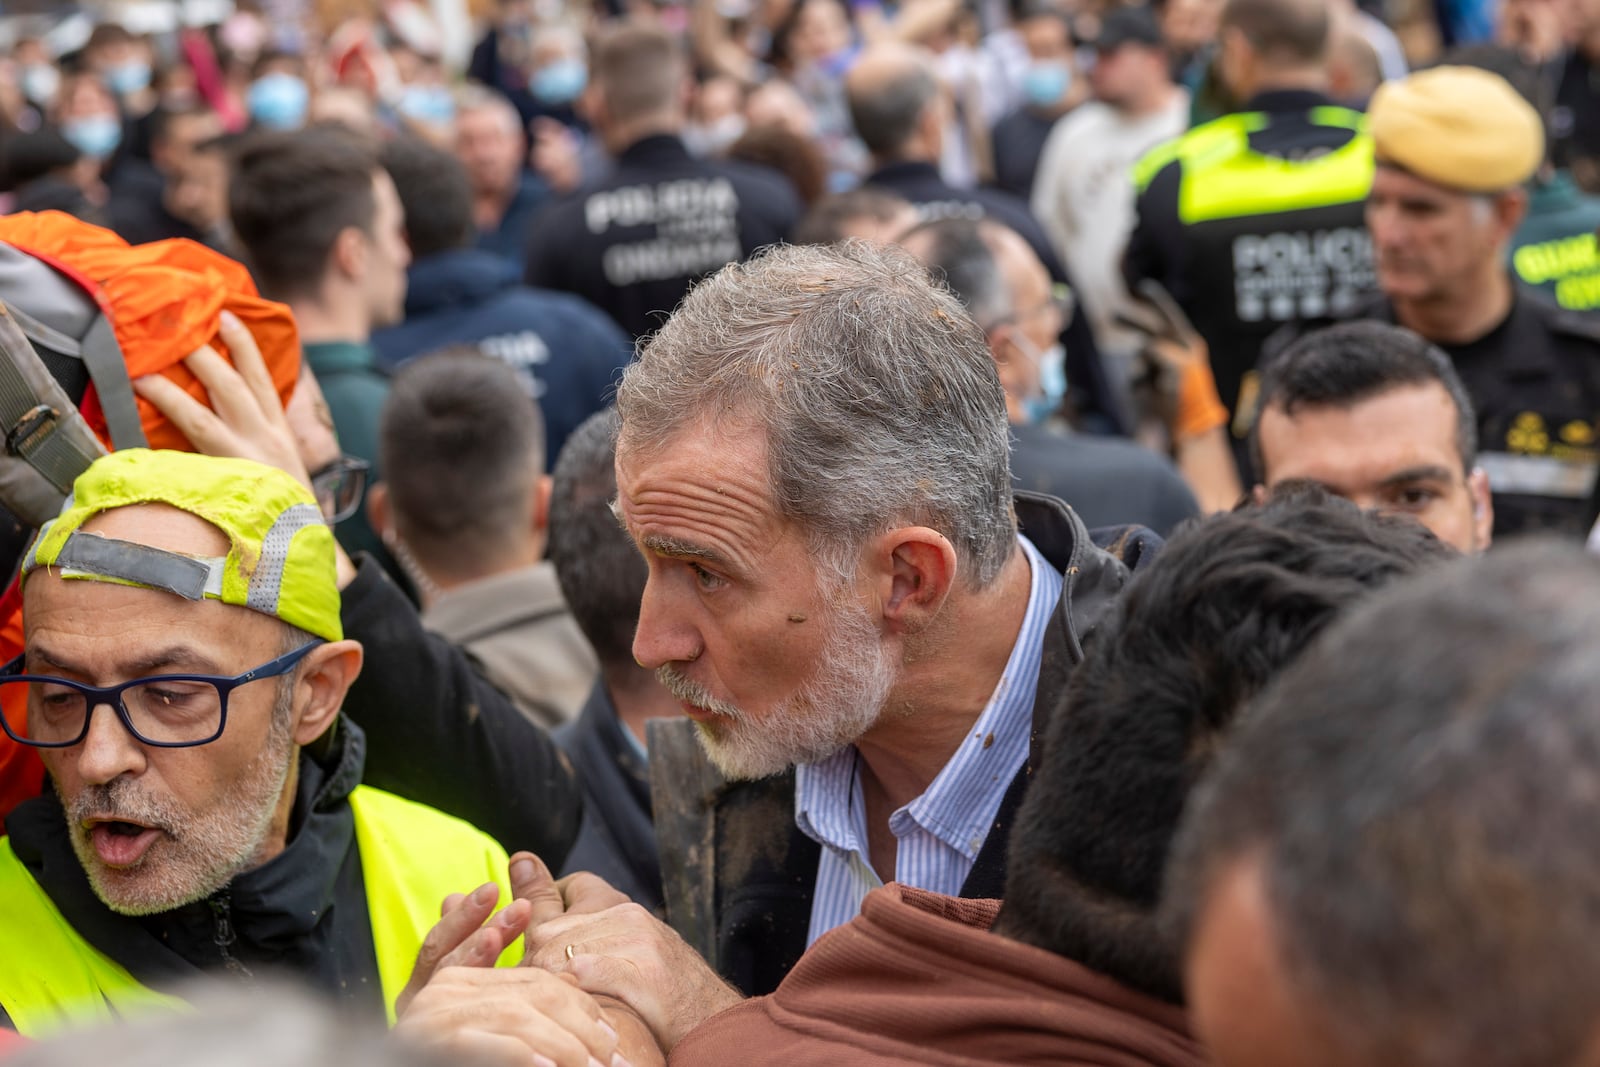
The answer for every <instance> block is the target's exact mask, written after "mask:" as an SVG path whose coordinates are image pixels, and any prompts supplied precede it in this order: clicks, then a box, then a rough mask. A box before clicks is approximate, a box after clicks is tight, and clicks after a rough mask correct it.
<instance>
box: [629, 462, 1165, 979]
mask: <svg viewBox="0 0 1600 1067" xmlns="http://www.w3.org/2000/svg"><path fill="white" fill-rule="evenodd" d="M1016 510H1017V518H1018V521H1019V523H1020V526H1021V530H1022V533H1023V534H1025V535H1026V536H1027V537H1028V539H1029V540H1031V541H1032V542H1033V544H1034V545H1035V547H1037V548H1038V549H1039V551H1040V552H1041V553H1043V555H1044V557H1045V558H1046V559H1047V560H1049V561H1050V564H1051V565H1052V566H1055V567H1059V568H1061V571H1062V574H1063V576H1064V583H1063V585H1062V590H1061V600H1060V603H1059V604H1058V606H1057V608H1056V611H1055V614H1054V615H1053V616H1052V617H1051V620H1050V625H1049V627H1048V628H1047V629H1046V630H1045V635H1044V646H1043V647H1044V653H1043V658H1042V660H1041V662H1040V665H1039V687H1038V695H1037V696H1036V698H1035V701H1034V712H1033V716H1034V722H1033V740H1032V746H1031V751H1030V754H1029V757H1028V761H1027V763H1026V764H1025V765H1024V767H1023V769H1022V771H1021V772H1020V773H1019V774H1018V775H1017V777H1016V778H1015V779H1014V780H1013V781H1012V783H1011V787H1010V789H1009V790H1008V791H1007V793H1006V796H1005V799H1004V801H1002V803H1001V805H1000V811H999V813H998V814H997V815H996V817H995V823H994V827H993V828H992V829H991V830H990V832H989V836H988V837H987V838H986V839H985V841H984V844H983V848H982V849H980V850H979V852H978V857H977V859H976V861H975V862H974V864H973V867H972V872H971V874H970V875H968V877H967V881H966V884H965V885H963V886H962V889H961V895H962V896H963V897H977V898H985V899H988V898H1003V897H1004V896H1005V884H1006V848H1007V844H1008V839H1009V838H1010V836H1011V824H1012V820H1013V819H1014V818H1015V817H1016V813H1017V810H1018V808H1019V807H1020V806H1021V804H1022V798H1023V795H1024V793H1025V792H1026V790H1027V785H1028V779H1029V777H1030V776H1031V775H1032V774H1033V768H1034V767H1035V766H1037V765H1038V761H1039V751H1038V747H1039V743H1040V740H1041V738H1042V737H1043V734H1044V730H1045V727H1046V725H1047V723H1048V717H1049V715H1050V714H1051V712H1052V710H1053V709H1054V708H1055V707H1056V706H1057V705H1058V703H1059V701H1060V698H1061V692H1062V690H1063V688H1064V687H1065V685H1066V682H1067V679H1068V677H1069V676H1070V675H1071V673H1072V669H1073V668H1074V667H1075V666H1077V664H1078V663H1079V662H1081V661H1082V659H1083V638H1084V637H1085V636H1086V635H1087V634H1088V633H1089V632H1090V631H1091V630H1093V628H1094V627H1095V625H1096V624H1098V623H1099V621H1100V619H1101V617H1102V616H1103V615H1104V614H1105V611H1106V609H1107V608H1108V607H1110V606H1111V604H1112V603H1113V602H1114V601H1115V599H1116V597H1117V596H1118V595H1119V594H1120V593H1121V592H1122V588H1123V586H1124V585H1126V584H1127V581H1128V577H1129V575H1130V574H1131V572H1132V571H1133V570H1134V569H1137V568H1138V567H1139V566H1141V565H1142V564H1144V563H1147V562H1149V560H1150V559H1151V558H1152V557H1153V556H1154V554H1155V553H1156V551H1158V550H1159V548H1160V545H1161V539H1160V538H1159V537H1157V536H1156V535H1154V534H1153V533H1151V532H1150V531H1149V530H1145V529H1141V528H1138V527H1129V528H1124V529H1121V530H1110V531H1100V532H1099V533H1097V534H1095V535H1092V536H1091V534H1090V533H1089V531H1088V528H1087V527H1085V526H1084V524H1083V520H1082V519H1080V518H1079V517H1078V516H1077V514H1076V513H1075V512H1074V511H1073V510H1072V509H1071V508H1070V507H1068V506H1067V505H1065V504H1063V503H1062V502H1061V501H1059V500H1055V499H1052V498H1050V497H1044V496H1038V495H1036V494H1031V493H1018V494H1017V497H1016ZM1102 546H1103V547H1102ZM652 751H655V746H654V745H653V744H652ZM698 770H699V769H698V768H696V769H693V770H689V771H688V772H687V773H685V769H683V768H678V767H670V768H669V767H666V766H665V765H664V763H663V761H661V760H659V759H654V760H652V775H656V776H657V777H658V780H659V781H662V782H664V781H665V780H666V779H665V777H663V776H670V777H672V778H674V779H678V780H683V781H689V780H693V779H694V778H695V776H696V772H697V771H698ZM658 772H659V774H658ZM794 790H795V779H794V772H793V771H790V772H788V773H787V774H784V775H781V776H778V777H774V778H765V779H762V780H760V781H755V782H731V783H723V784H721V785H720V786H719V787H718V788H717V789H716V791H715V792H714V793H713V794H712V795H710V796H708V797H707V801H706V803H707V806H708V809H709V814H710V818H711V819H712V820H713V829H712V831H711V841H712V847H711V850H710V853H711V854H710V863H709V868H710V871H711V877H710V884H711V891H712V893H713V896H714V900H713V902H712V905H711V909H710V916H711V918H712V922H713V924H714V931H712V933H713V944H712V945H711V946H710V948H711V952H710V955H711V956H712V957H713V958H711V960H710V962H711V964H712V966H714V967H716V968H717V970H718V971H719V972H720V973H721V974H722V975H723V977H725V978H726V979H728V980H729V981H730V982H732V983H733V984H734V985H735V986H737V987H738V988H739V989H740V990H742V991H743V992H744V993H746V994H747V995H750V996H757V995H760V994H763V993H770V992H771V991H772V990H773V989H775V988H777V985H778V983H779V982H780V981H781V980H782V979H783V976H784V975H785V974H787V973H788V972H789V969H790V968H791V967H793V966H794V964H795V962H796V961H797V960H798V959H799V958H800V955H801V953H803V952H804V951H805V949H806V939H807V937H808V934H809V930H810V923H811V900H812V893H813V891H814V889H815V886H816V879H817V866H818V863H819V862H820V860H821V856H822V850H821V846H820V845H818V844H817V843H816V842H815V841H813V840H811V838H809V837H807V836H806V835H805V834H803V833H801V832H800V830H799V829H798V828H797V827H796V825H795V819H794V803H795V800H794ZM662 856H663V861H664V867H663V870H662V876H663V883H664V885H665V889H666V896H667V908H668V915H669V917H670V919H671V920H672V922H673V925H674V926H676V927H678V928H679V932H680V933H684V934H685V936H686V938H688V940H689V941H690V943H691V944H695V943H696V941H697V939H699V934H698V933H697V932H696V931H695V930H694V928H693V927H694V920H693V919H690V918H687V917H686V915H687V913H688V912H689V911H692V910H693V909H696V908H698V907H703V904H702V903H701V902H700V901H699V900H697V899H696V894H695V889H696V888H697V887H699V886H703V885H705V884H706V882H705V880H704V879H703V877H702V875H703V871H704V869H705V868H704V866H700V867H697V868H690V867H689V865H688V861H687V860H686V858H685V857H683V856H677V855H675V853H674V851H673V850H672V848H670V847H669V846H668V844H667V843H666V839H665V838H663V846H662Z"/></svg>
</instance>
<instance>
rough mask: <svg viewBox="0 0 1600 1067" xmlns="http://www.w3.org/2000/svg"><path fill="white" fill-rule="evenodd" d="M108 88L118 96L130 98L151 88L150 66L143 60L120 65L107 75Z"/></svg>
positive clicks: (133, 60) (107, 72)
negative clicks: (129, 96) (131, 95)
mask: <svg viewBox="0 0 1600 1067" xmlns="http://www.w3.org/2000/svg"><path fill="white" fill-rule="evenodd" d="M105 82H106V87H107V88H109V89H110V90H111V91H112V92H114V93H116V94H117V95H118V96H128V95H130V94H132V93H137V92H142V91H143V90H145V89H148V88H150V64H148V63H146V62H144V60H142V59H130V60H128V62H126V63H118V64H117V65H116V66H114V67H112V68H111V69H110V70H108V71H106V73H105Z"/></svg>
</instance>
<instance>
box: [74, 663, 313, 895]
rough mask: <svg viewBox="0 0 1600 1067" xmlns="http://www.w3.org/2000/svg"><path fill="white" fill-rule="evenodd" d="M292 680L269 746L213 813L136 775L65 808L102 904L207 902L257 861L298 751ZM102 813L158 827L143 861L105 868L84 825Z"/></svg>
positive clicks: (281, 697)
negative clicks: (195, 810)
mask: <svg viewBox="0 0 1600 1067" xmlns="http://www.w3.org/2000/svg"><path fill="white" fill-rule="evenodd" d="M293 698H294V690H293V687H292V686H288V685H285V686H280V687H279V691H278V697H277V700H276V701H274V704H273V708H272V725H271V728H270V729H269V731H268V733H267V742H266V745H265V746H264V747H263V749H262V750H261V752H260V754H259V755H257V756H256V758H255V759H253V760H251V761H250V763H249V764H247V765H246V766H245V768H244V770H243V771H242V772H241V773H240V775H239V777H238V778H237V779H236V780H234V781H233V782H231V783H229V785H228V787H227V788H226V789H225V790H223V793H222V795H221V796H220V797H219V798H218V800H217V803H216V804H214V805H213V806H212V809H211V811H210V813H208V814H206V815H203V816H196V815H194V814H192V813H191V812H189V811H187V810H185V809H184V808H182V807H181V806H179V805H178V804H177V803H176V802H175V801H173V800H172V798H171V797H155V796H144V795H141V794H140V793H139V792H138V788H139V787H138V785H137V780H136V779H129V778H118V779H115V780H114V781H111V782H109V783H107V784H106V785H98V786H89V787H86V788H85V789H84V790H83V792H81V793H80V794H78V796H77V798H76V799H75V800H74V801H73V802H72V804H71V806H70V807H69V808H68V809H67V812H66V815H67V836H68V837H69V838H70V840H71V841H72V850H73V852H75V853H77V856H78V862H79V863H80V864H82V865H83V869H84V872H85V873H86V874H88V876H89V884H90V885H91V886H92V887H93V889H94V893H95V896H97V897H99V898H100V901H101V903H103V904H105V906H106V907H108V908H110V909H111V910H112V911H114V912H116V913H118V914H119V915H155V914H158V913H160V912H164V911H172V910H173V909H175V908H181V907H183V906H184V905H186V904H193V903H195V902H196V901H200V900H204V899H205V898H206V897H209V896H210V895H211V894H212V893H215V892H216V891H217V890H219V889H221V888H222V887H223V886H225V885H227V884H228V883H229V882H231V881H232V880H233V879H234V876H235V875H237V874H239V873H240V872H241V871H244V870H248V869H249V868H251V867H253V866H255V865H256V864H257V863H258V862H259V858H260V856H261V853H262V851H263V847H264V846H265V844H266V838H267V834H268V833H269V832H270V831H271V829H272V819H273V816H274V815H275V814H276V813H277V810H278V801H279V800H280V799H281V798H282V796H283V790H284V787H285V786H286V785H287V784H288V781H289V771H290V768H291V767H292V766H293V761H294V760H295V759H296V758H297V756H298V748H297V746H296V745H295V744H294V738H293V735H292V731H291V730H290V726H289V720H290V712H291V707H290V702H291V701H292V700H293ZM93 815H98V816H101V817H105V816H110V817H112V818H123V819H127V820H130V821H134V822H138V823H141V824H143V825H147V826H156V827H160V828H161V829H162V830H164V831H166V836H164V837H162V838H158V839H157V840H156V841H155V842H154V843H153V844H152V845H151V846H150V848H149V849H148V850H146V852H145V854H144V856H143V857H142V858H141V859H140V861H139V863H138V864H137V865H135V866H134V867H132V868H130V869H128V870H126V871H107V870H104V869H103V868H102V867H101V866H100V857H99V856H98V855H97V854H96V853H95V850H94V844H93V843H92V842H91V841H90V839H89V834H88V833H87V831H85V830H84V828H83V820H84V819H86V818H88V817H90V816H93Z"/></svg>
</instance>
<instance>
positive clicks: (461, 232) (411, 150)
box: [382, 136, 473, 259]
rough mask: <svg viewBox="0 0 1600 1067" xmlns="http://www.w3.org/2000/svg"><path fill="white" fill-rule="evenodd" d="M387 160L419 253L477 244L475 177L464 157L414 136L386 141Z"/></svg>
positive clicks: (408, 233) (409, 234) (415, 251)
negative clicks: (473, 191)
mask: <svg viewBox="0 0 1600 1067" xmlns="http://www.w3.org/2000/svg"><path fill="white" fill-rule="evenodd" d="M382 160H383V167H384V169H385V170H387V171H388V172H389V177H390V178H392V179H393V180H394V188H395V192H396V193H398V194H399V196H400V207H401V209H402V210H403V211H404V212H405V218H406V240H407V242H408V243H409V244H410V245H411V255H412V256H413V257H415V258H416V259H424V258H426V257H428V256H431V255H434V254H435V253H438V252H448V251H450V250H451V249H453V248H461V247H463V246H464V245H467V244H470V243H471V241H472V235H473V226H472V180H471V179H470V178H468V177H467V171H466V168H465V167H463V166H462V165H461V161H460V160H458V159H457V158H456V157H455V156H454V155H452V154H451V153H449V152H446V151H445V150H444V149H442V148H436V147H435V146H433V145H431V144H429V143H428V142H427V141H424V140H423V139H422V138H420V137H411V136H405V137H396V138H395V139H394V140H392V141H390V142H389V143H388V144H386V145H384V146H383V156H382Z"/></svg>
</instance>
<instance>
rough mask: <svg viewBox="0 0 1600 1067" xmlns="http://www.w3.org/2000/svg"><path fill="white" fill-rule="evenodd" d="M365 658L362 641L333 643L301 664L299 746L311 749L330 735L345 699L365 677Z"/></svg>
mask: <svg viewBox="0 0 1600 1067" xmlns="http://www.w3.org/2000/svg"><path fill="white" fill-rule="evenodd" d="M361 658H362V651H361V643H360V642H359V641H329V642H328V643H327V644H324V645H318V646H317V647H316V648H314V649H312V650H311V652H310V653H308V654H307V655H306V658H305V659H304V660H302V661H301V662H300V673H299V677H298V678H297V679H296V681H295V691H296V696H297V697H298V698H299V699H298V700H297V701H296V703H297V705H298V708H297V711H296V713H295V722H294V743H295V744H297V745H309V744H310V743H311V742H313V741H315V740H316V739H317V738H319V737H321V736H322V735H323V734H324V733H326V732H327V729H328V727H329V726H331V725H332V724H333V720H334V718H335V716H337V715H338V714H339V709H340V708H341V707H343V706H344V695H345V694H346V693H348V692H349V691H350V686H351V685H352V684H353V683H354V682H355V680H356V676H357V675H359V674H360V673H361ZM301 694H305V695H301Z"/></svg>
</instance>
